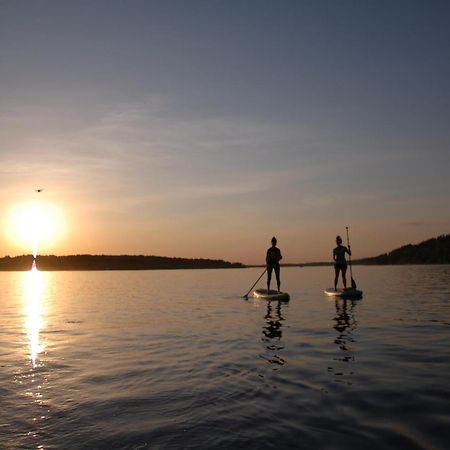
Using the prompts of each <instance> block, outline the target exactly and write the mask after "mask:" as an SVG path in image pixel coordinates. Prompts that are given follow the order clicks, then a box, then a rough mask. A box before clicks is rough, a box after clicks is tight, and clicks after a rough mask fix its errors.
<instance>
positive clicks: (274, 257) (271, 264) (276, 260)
mask: <svg viewBox="0 0 450 450" xmlns="http://www.w3.org/2000/svg"><path fill="white" fill-rule="evenodd" d="M282 258H283V257H282V256H281V251H280V249H279V248H278V247H277V238H276V237H275V236H274V237H273V238H272V246H271V247H270V248H269V249H268V250H267V254H266V265H267V293H269V292H270V282H271V280H272V271H273V270H275V276H276V279H277V288H278V289H277V290H278V292H280V285H281V283H280V260H281V259H282Z"/></svg>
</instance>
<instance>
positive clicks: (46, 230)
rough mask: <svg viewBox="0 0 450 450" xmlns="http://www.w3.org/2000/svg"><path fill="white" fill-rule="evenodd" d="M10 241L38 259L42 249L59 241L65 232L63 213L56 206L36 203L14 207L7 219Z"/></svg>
mask: <svg viewBox="0 0 450 450" xmlns="http://www.w3.org/2000/svg"><path fill="white" fill-rule="evenodd" d="M6 231H7V234H8V236H9V239H10V241H11V242H12V243H13V244H14V245H15V246H17V247H18V248H20V249H21V250H23V251H24V252H25V253H28V252H29V251H30V250H31V251H32V253H33V256H34V257H36V256H37V254H38V252H39V251H40V249H41V247H45V246H48V245H53V244H54V243H55V242H57V241H59V240H60V239H61V238H62V236H63V234H64V231H65V221H64V218H63V214H62V211H61V210H60V209H59V208H57V207H56V206H55V205H53V204H50V203H46V202H41V201H34V202H26V203H20V204H17V205H14V206H13V207H11V208H10V210H9V213H8V214H7V217H6Z"/></svg>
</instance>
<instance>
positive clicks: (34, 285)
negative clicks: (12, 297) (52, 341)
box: [25, 261, 45, 368]
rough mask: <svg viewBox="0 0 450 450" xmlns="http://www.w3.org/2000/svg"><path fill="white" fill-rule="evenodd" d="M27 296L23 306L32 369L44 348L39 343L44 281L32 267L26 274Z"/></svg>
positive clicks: (40, 274)
mask: <svg viewBox="0 0 450 450" xmlns="http://www.w3.org/2000/svg"><path fill="white" fill-rule="evenodd" d="M26 285H27V296H26V305H25V314H26V323H25V327H26V330H27V336H28V340H29V345H30V350H29V351H30V359H31V364H32V366H33V368H35V367H36V366H37V364H38V358H39V354H40V353H42V352H43V351H44V350H45V346H44V345H43V344H42V343H41V342H40V338H39V333H40V331H41V329H42V327H43V325H44V324H43V319H42V294H43V290H44V280H43V277H42V273H41V272H39V270H37V268H36V264H35V262H34V261H33V267H32V268H31V270H30V271H29V272H27V280H26Z"/></svg>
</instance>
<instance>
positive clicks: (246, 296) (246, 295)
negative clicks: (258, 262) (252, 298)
mask: <svg viewBox="0 0 450 450" xmlns="http://www.w3.org/2000/svg"><path fill="white" fill-rule="evenodd" d="M266 271H267V267H266V268H265V269H264V272H263V273H262V274H261V275H260V277H259V278H258V279H257V280H256V281H255V284H254V285H253V286H252V287H251V288H250V289H249V290H248V292H247V293H246V294H245V295H244V296H243V298H248V294H250V292H251V291H252V289H253V288H254V287H255V286H256V283H258V281H259V280H260V279H261V278H262V277H263V275H264V274H265V273H266Z"/></svg>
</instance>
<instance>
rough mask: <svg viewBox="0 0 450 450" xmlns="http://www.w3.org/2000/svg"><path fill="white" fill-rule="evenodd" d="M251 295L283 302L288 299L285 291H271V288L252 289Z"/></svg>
mask: <svg viewBox="0 0 450 450" xmlns="http://www.w3.org/2000/svg"><path fill="white" fill-rule="evenodd" d="M253 295H254V296H255V297H256V298H264V299H266V300H281V301H285V302H287V301H289V300H290V297H289V294H288V293H287V292H278V291H273V290H272V289H271V290H270V291H267V289H256V290H255V291H253Z"/></svg>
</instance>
